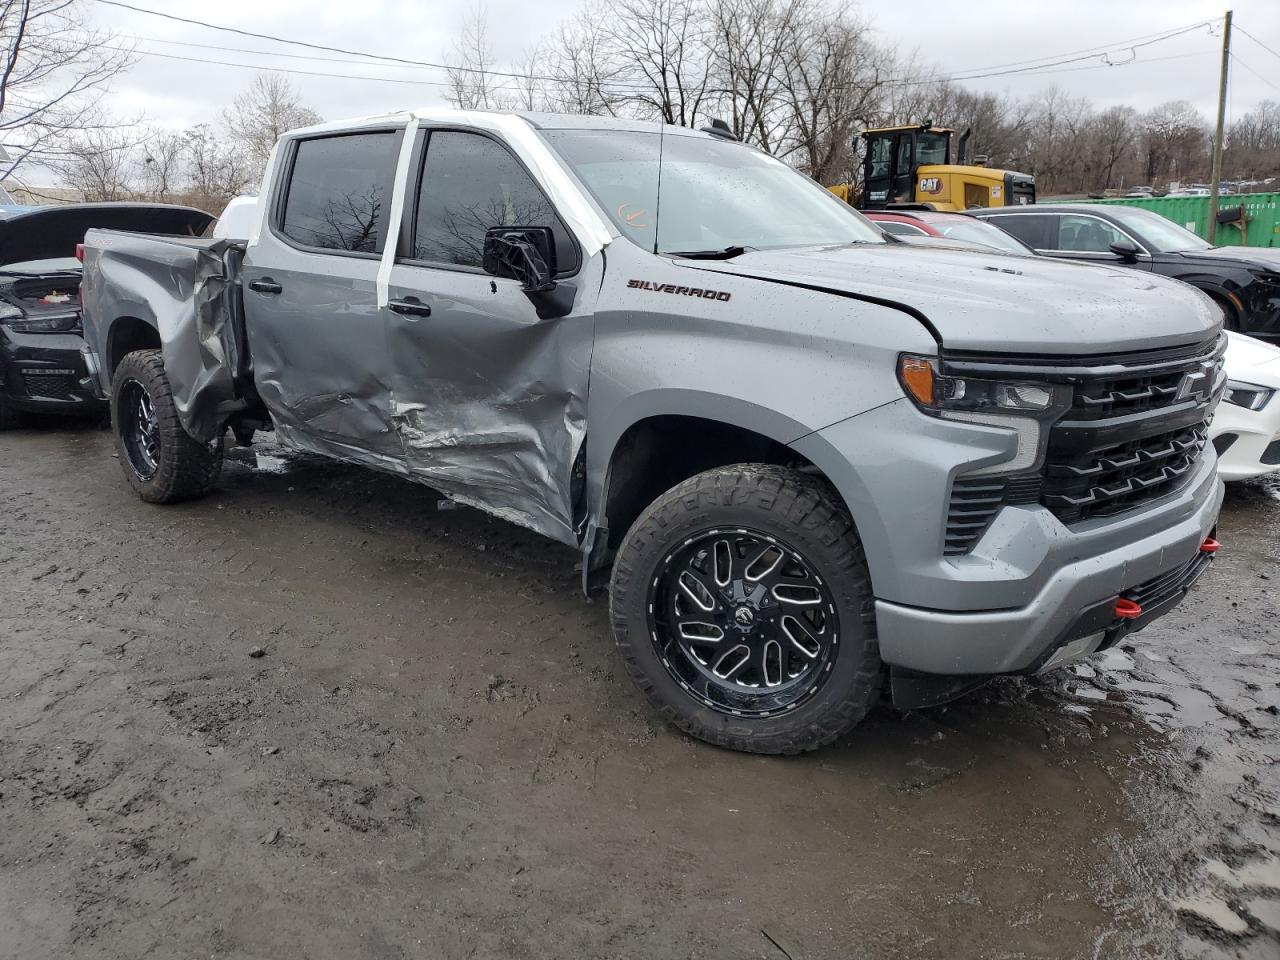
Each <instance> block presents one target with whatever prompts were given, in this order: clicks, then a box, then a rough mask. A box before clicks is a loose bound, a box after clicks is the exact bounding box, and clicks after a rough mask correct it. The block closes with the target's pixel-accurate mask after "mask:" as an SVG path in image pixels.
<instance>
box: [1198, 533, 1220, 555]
mask: <svg viewBox="0 0 1280 960" xmlns="http://www.w3.org/2000/svg"><path fill="white" fill-rule="evenodd" d="M1221 547H1222V544H1220V543H1219V542H1218V541H1217V540H1215V539H1213V537H1205V538H1204V543H1202V544H1200V552H1201V553H1217V552H1218V550H1219V549H1220V548H1221Z"/></svg>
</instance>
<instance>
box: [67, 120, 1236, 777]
mask: <svg viewBox="0 0 1280 960" xmlns="http://www.w3.org/2000/svg"><path fill="white" fill-rule="evenodd" d="M659 182H660V183H661V188H660V189H659ZM258 207H259V213H260V217H259V221H258V223H257V224H256V225H255V226H254V229H253V230H252V232H251V236H250V237H249V239H248V242H247V243H244V244H240V243H232V242H228V241H217V242H201V241H192V242H187V243H179V242H174V241H170V240H161V239H155V238H151V237H145V236H138V235H132V234H124V233H111V232H106V231H95V232H93V233H92V234H91V235H90V237H89V238H88V241H87V243H86V259H85V267H86V275H85V276H86V279H85V285H84V296H85V308H86V314H87V336H88V340H89V345H90V347H89V349H90V355H91V360H92V362H93V363H94V364H95V365H96V368H97V369H98V370H99V371H100V383H101V389H102V391H103V393H104V395H109V396H110V397H111V400H112V404H113V405H114V409H115V414H116V415H115V423H116V424H117V430H118V437H119V449H120V462H121V464H122V467H123V469H124V472H125V476H126V477H127V479H128V481H129V483H131V484H132V485H133V487H134V488H135V489H136V490H137V491H138V493H139V494H140V495H141V496H142V497H143V498H144V499H147V500H151V501H154V502H159V503H169V502H173V501H176V500H180V499H183V498H186V497H192V496H199V495H201V494H203V493H205V492H207V491H208V490H209V489H210V488H211V487H212V486H213V485H214V483H216V481H217V476H218V468H219V466H220V464H221V457H222V439H221V438H222V436H223V434H224V432H225V431H226V430H227V428H228V427H230V428H231V429H232V430H233V431H235V432H236V434H237V436H238V437H239V438H240V439H241V441H242V442H248V441H249V439H250V438H251V437H252V434H253V431H254V430H257V429H274V431H275V433H276V436H277V438H278V439H279V440H281V441H283V442H284V443H286V444H288V445H290V446H293V447H296V448H299V449H304V450H309V451H313V452H316V453H319V454H323V455H326V456H332V457H337V458H341V459H343V460H347V461H350V462H355V463H361V464H365V465H368V466H370V467H374V468H377V469H381V470H386V471H390V472H392V473H395V474H398V475H400V476H403V477H406V478H408V479H411V480H416V481H420V482H422V483H424V484H427V485H429V486H431V487H433V488H434V489H436V490H439V491H441V492H443V493H444V494H445V495H447V496H449V497H451V498H453V499H455V500H458V501H460V502H462V503H466V504H471V505H474V506H476V507H479V508H481V509H484V510H488V511H490V512H492V513H494V514H497V515H498V516H501V517H504V518H506V519H509V520H511V521H513V522H515V523H520V524H523V525H525V526H528V527H530V528H532V529H534V530H536V531H538V532H540V533H543V534H545V535H546V536H548V537H550V538H552V539H555V540H558V541H560V542H562V543H565V544H569V545H571V546H573V547H575V548H577V549H578V550H580V551H581V553H582V557H583V567H584V571H585V574H584V576H586V575H589V574H591V573H592V572H595V571H601V572H602V571H604V570H605V569H608V568H609V567H610V565H611V566H612V577H611V581H610V611H611V619H612V624H613V630H614V635H615V638H616V641H617V644H618V647H619V649H620V651H621V654H622V658H623V662H624V663H625V665H626V669H627V670H628V671H629V672H630V674H631V675H632V677H633V678H634V679H635V680H636V682H637V684H638V685H639V686H640V688H641V689H642V690H643V691H644V693H645V694H646V696H648V697H649V698H650V700H651V701H652V702H653V703H654V704H655V705H656V707H657V708H658V710H659V711H660V712H661V713H662V714H663V716H665V717H667V718H668V719H670V720H671V721H672V722H673V723H675V724H677V725H678V726H679V727H681V728H682V729H684V730H686V731H689V732H690V733H693V734H694V735H696V736H698V737H702V738H704V739H706V740H709V741H712V742H714V743H718V744H723V745H726V746H730V747H734V748H738V749H745V750H753V751H759V752H775V753H776V752H782V753H786V752H795V751H799V750H805V749H810V748H813V747H816V746H819V745H821V744H823V743H827V742H830V741H831V740H833V739H835V738H836V737H839V736H840V735H841V734H842V733H843V732H844V731H846V730H848V729H849V728H850V727H851V726H852V725H853V724H854V723H856V722H857V721H858V720H859V719H860V718H861V717H862V716H863V715H864V714H865V713H866V711H867V710H868V709H869V708H870V706H871V705H872V704H873V703H874V702H875V701H876V700H877V698H878V697H879V695H880V693H881V691H882V690H883V689H885V687H886V681H887V686H888V689H889V690H890V691H891V693H892V696H893V698H894V700H895V702H896V703H898V704H900V705H903V706H911V705H920V704H924V703H933V702H940V701H942V700H945V699H946V698H948V697H951V696H954V695H956V694H957V693H958V692H960V691H963V690H964V689H966V688H968V687H971V686H973V685H974V684H976V683H979V682H981V681H983V680H984V679H986V678H988V677H990V676H991V675H993V674H999V673H1019V672H1034V671H1039V670H1044V669H1049V668H1051V667H1053V666H1056V665H1058V664H1061V663H1064V662H1067V661H1069V660H1071V659H1072V658H1075V657H1079V656H1082V655H1084V654H1087V653H1089V652H1091V651H1093V650H1096V649H1098V648H1100V647H1102V646H1105V645H1109V644H1112V643H1115V642H1116V641H1117V640H1118V639H1119V638H1120V637H1122V636H1124V635H1125V634H1126V633H1128V632H1129V631H1131V630H1133V629H1135V628H1139V627H1141V626H1144V625H1145V624H1146V623H1148V622H1150V620H1151V619H1153V618H1154V617H1157V616H1159V615H1160V614H1162V613H1163V612H1164V611H1166V610H1167V609H1169V607H1171V606H1172V605H1173V604H1174V603H1176V602H1177V601H1178V600H1179V599H1180V598H1181V597H1182V596H1183V594H1184V593H1185V592H1186V590H1187V589H1188V587H1189V586H1190V584H1191V583H1192V582H1193V581H1194V580H1195V578H1196V577H1197V576H1198V575H1199V574H1200V572H1201V571H1202V570H1203V569H1204V568H1205V565H1206V564H1207V563H1208V562H1209V560H1210V559H1211V557H1212V548H1211V545H1209V544H1207V542H1206V538H1207V537H1208V535H1209V533H1210V531H1211V530H1212V528H1213V526H1214V523H1215V521H1216V516H1217V511H1218V506H1219V503H1220V501H1221V496H1222V492H1221V484H1220V483H1219V481H1218V480H1217V479H1216V477H1215V471H1214V466H1215V460H1214V454H1213V450H1212V448H1211V447H1207V446H1206V444H1205V429H1206V423H1207V420H1208V418H1209V416H1210V415H1211V413H1212V411H1213V409H1214V406H1215V405H1216V403H1217V402H1218V399H1219V397H1220V396H1221V391H1222V388H1223V380H1222V375H1221V372H1220V361H1221V353H1222V350H1223V346H1224V344H1223V338H1222V335H1221V322H1220V318H1219V316H1218V313H1217V311H1216V310H1215V309H1214V308H1213V305H1212V303H1211V302H1210V301H1209V300H1208V299H1206V298H1205V297H1204V296H1202V295H1201V294H1199V293H1197V292H1196V291H1195V290H1192V289H1190V288H1188V287H1186V286H1183V285H1181V284H1176V283H1173V282H1171V281H1164V280H1160V279H1159V278H1150V277H1140V276H1139V275H1137V274H1135V273H1133V272H1132V271H1126V270H1108V269H1097V268H1084V267H1081V266H1079V265H1076V264H1069V263H1059V262H1055V261H1053V260H1049V259H1041V258H1026V259H1021V258H1012V257H1007V256H1000V255H984V254H974V253H968V252H963V251H957V250H947V249H932V250H920V249H914V248H912V247H911V246H910V245H908V244H903V243H893V242H886V240H885V238H884V236H883V234H881V233H880V231H879V230H877V229H876V228H874V227H873V226H871V225H870V224H869V223H868V222H867V221H866V220H865V219H864V218H863V217H862V216H860V215H859V214H858V213H856V212H855V211H853V210H852V209H851V208H850V207H848V206H847V205H846V204H843V203H841V202H840V201H839V200H837V199H835V198H834V197H833V196H832V195H831V194H830V193H828V192H827V191H825V190H823V189H822V188H821V187H819V186H818V185H816V184H815V183H813V182H812V181H810V180H808V179H807V178H805V177H802V176H800V175H799V174H797V173H796V172H795V171H793V170H792V169H790V168H789V167H788V166H787V165H786V164H784V163H781V162H779V161H778V160H776V159H774V158H772V157H769V156H767V155H765V154H763V153H760V152H759V151H756V150H754V149H751V148H749V147H746V146H743V145H741V144H738V143H734V142H729V141H726V140H725V139H723V138H721V137H719V136H715V135H709V134H706V133H698V132H695V131H692V130H685V129H680V128H672V127H668V128H665V129H660V128H657V127H655V126H653V125H651V124H641V123H633V122H623V121H610V120H599V119H592V118H583V117H554V116H520V115H511V114H500V113H487V112H485V113H479V112H477V113H457V112H452V111H446V110H433V111H423V112H416V113H400V114H391V115H388V116H385V117H378V118H373V119H367V120H361V121H357V122H352V123H344V124H332V125H326V126H322V127H317V128H312V129H309V130H304V131H297V132H294V133H290V134H288V135H287V136H285V137H284V138H283V139H282V140H281V142H280V143H279V144H278V146H277V148H276V151H275V153H274V155H273V161H272V164H271V167H270V169H269V171H268V174H267V177H266V180H265V188H264V192H263V195H262V197H261V199H260V201H259V204H258Z"/></svg>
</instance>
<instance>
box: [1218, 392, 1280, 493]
mask: <svg viewBox="0 0 1280 960" xmlns="http://www.w3.org/2000/svg"><path fill="white" fill-rule="evenodd" d="M1209 439H1210V440H1212V441H1213V446H1214V449H1216V450H1217V451H1218V476H1220V477H1222V479H1223V480H1228V481H1230V480H1248V479H1249V478H1250V477H1258V476H1262V475H1263V474H1266V473H1271V472H1272V471H1275V470H1280V396H1277V397H1272V398H1271V400H1270V401H1269V402H1268V403H1267V405H1266V406H1265V407H1263V408H1262V409H1261V410H1245V409H1244V408H1243V407H1238V406H1235V405H1233V404H1230V403H1225V402H1224V403H1221V404H1219V405H1218V412H1217V414H1216V415H1215V416H1214V418H1213V426H1212V427H1211V428H1210V431H1209Z"/></svg>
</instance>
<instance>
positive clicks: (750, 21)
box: [707, 0, 813, 152]
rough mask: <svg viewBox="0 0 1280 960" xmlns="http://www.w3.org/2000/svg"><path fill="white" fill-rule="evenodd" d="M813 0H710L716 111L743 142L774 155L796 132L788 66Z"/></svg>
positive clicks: (805, 25)
mask: <svg viewBox="0 0 1280 960" xmlns="http://www.w3.org/2000/svg"><path fill="white" fill-rule="evenodd" d="M812 7H813V0H711V2H710V6H709V9H708V12H707V15H708V17H709V20H710V31H709V32H710V44H709V46H710V58H711V72H712V83H713V103H714V109H715V111H716V112H717V114H718V116H719V117H720V119H723V120H725V121H726V122H727V123H728V124H729V128H730V129H731V130H732V131H733V134H734V136H736V137H737V138H738V139H739V140H746V141H749V142H751V143H754V144H755V145H756V146H758V147H760V148H761V149H762V150H765V151H767V152H773V151H774V149H775V148H776V147H777V146H778V145H779V144H780V143H781V142H782V141H783V140H784V139H785V137H786V134H787V131H788V130H790V129H791V126H792V121H793V116H792V113H791V111H790V109H789V105H788V102H787V95H786V88H785V84H784V80H785V69H784V68H785V64H786V58H787V55H788V53H789V52H791V51H792V50H794V48H795V39H796V34H797V31H800V30H803V29H805V28H806V27H807V26H808V24H807V18H808V16H809V14H810V13H811V10H812Z"/></svg>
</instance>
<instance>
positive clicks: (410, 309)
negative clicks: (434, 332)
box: [387, 297, 431, 317]
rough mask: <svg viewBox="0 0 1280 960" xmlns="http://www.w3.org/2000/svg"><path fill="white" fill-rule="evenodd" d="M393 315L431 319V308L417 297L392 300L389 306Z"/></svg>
mask: <svg viewBox="0 0 1280 960" xmlns="http://www.w3.org/2000/svg"><path fill="white" fill-rule="evenodd" d="M387 306H388V307H390V308H391V310H392V312H393V313H399V314H402V315H403V316H406V317H429V316H431V307H430V306H429V305H428V304H425V303H423V302H422V301H421V300H419V299H418V298H417V297H405V298H404V299H403V300H392V301H391V302H390V303H388V304H387Z"/></svg>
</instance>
